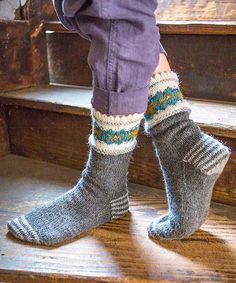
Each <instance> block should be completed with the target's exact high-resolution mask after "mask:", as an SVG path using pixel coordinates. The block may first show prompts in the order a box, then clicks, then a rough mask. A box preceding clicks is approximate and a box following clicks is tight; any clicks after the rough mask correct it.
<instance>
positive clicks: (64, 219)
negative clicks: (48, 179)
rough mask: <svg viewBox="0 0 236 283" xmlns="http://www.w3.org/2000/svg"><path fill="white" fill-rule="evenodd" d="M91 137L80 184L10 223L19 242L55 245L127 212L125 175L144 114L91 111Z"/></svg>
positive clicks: (10, 227)
mask: <svg viewBox="0 0 236 283" xmlns="http://www.w3.org/2000/svg"><path fill="white" fill-rule="evenodd" d="M92 117H93V133H92V134H91V135H90V138H89V141H90V145H91V146H90V151H89V157H88V161H87V164H86V167H85V169H84V170H83V172H82V176H81V178H80V179H79V181H78V183H77V184H76V185H75V186H74V188H72V189H71V190H69V191H68V192H66V193H65V194H63V195H62V196H59V197H58V198H57V199H56V200H54V201H52V202H49V203H47V204H45V205H43V206H41V207H39V208H36V209H34V210H33V211H31V212H29V213H28V214H26V215H22V216H20V217H18V218H16V219H14V220H12V221H9V222H8V229H9V231H10V232H11V233H12V234H13V235H14V236H15V237H16V238H18V239H20V240H23V241H26V242H32V243H35V244H41V245H55V244H60V243H62V242H64V241H65V240H70V239H72V238H74V237H76V236H78V235H80V234H81V233H82V232H84V231H88V230H89V229H91V228H94V227H97V226H99V225H101V224H103V223H105V222H108V221H110V220H112V219H116V218H120V217H122V216H124V215H125V214H126V213H127V212H128V210H129V200H128V192H127V173H128V166H129V162H130V158H131V156H132V150H133V149H134V147H135V145H136V143H137V142H136V136H137V133H138V128H139V124H140V120H141V119H142V117H143V114H133V115H128V116H107V115H104V114H101V113H100V112H98V111H96V110H95V109H93V112H92Z"/></svg>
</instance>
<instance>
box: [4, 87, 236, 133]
mask: <svg viewBox="0 0 236 283" xmlns="http://www.w3.org/2000/svg"><path fill="white" fill-rule="evenodd" d="M91 97H92V89H91V88H82V87H68V86H47V87H33V88H26V89H22V90H17V91H12V92H5V93H0V103H1V102H2V103H6V104H7V103H13V104H17V105H19V106H25V107H32V108H36V109H44V110H45V109H46V110H52V111H58V112H65V113H71V114H79V115H90V114H89V108H90V100H91ZM187 100H188V101H189V103H190V105H191V107H192V113H191V118H192V119H193V120H194V121H195V122H197V123H198V124H199V125H200V126H202V127H203V128H205V129H206V130H209V128H211V130H212V131H213V132H212V133H213V134H219V135H222V136H227V137H233V138H236V104H235V103H225V102H222V103H221V102H218V101H217V102H216V101H203V100H196V99H187Z"/></svg>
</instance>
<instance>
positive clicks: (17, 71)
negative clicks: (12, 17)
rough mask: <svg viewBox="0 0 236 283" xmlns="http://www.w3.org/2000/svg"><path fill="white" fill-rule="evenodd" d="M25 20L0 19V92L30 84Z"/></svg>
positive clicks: (27, 26) (27, 34) (29, 56)
mask: <svg viewBox="0 0 236 283" xmlns="http://www.w3.org/2000/svg"><path fill="white" fill-rule="evenodd" d="M31 66H32V65H31V43H30V36H29V23H28V22H27V21H13V22H12V21H1V20H0V92H1V91H7V90H13V89H17V88H23V87H28V86H31V85H32V75H31V72H32V68H31Z"/></svg>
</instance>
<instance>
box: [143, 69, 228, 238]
mask: <svg viewBox="0 0 236 283" xmlns="http://www.w3.org/2000/svg"><path fill="white" fill-rule="evenodd" d="M189 112H190V109H189V106H188V104H187V103H186V101H185V100H184V99H183V96H182V94H181V91H180V88H179V81H178V77H177V74H176V73H174V72H171V71H170V72H162V73H160V74H157V75H155V76H154V77H152V80H151V86H150V95H149V107H148V110H147V113H146V114H145V127H146V131H147V132H148V133H150V134H151V136H152V138H153V144H154V147H155V150H156V154H157V156H158V159H159V162H160V165H161V170H162V173H163V177H164V182H165V189H166V193H167V200H168V207H169V212H168V215H164V216H162V217H160V218H159V219H157V220H154V221H153V222H152V223H151V224H150V226H149V227H148V233H149V236H151V237H154V238H159V239H181V238H185V237H188V236H190V235H191V234H192V233H193V232H195V231H196V230H197V229H198V228H199V227H200V226H201V225H202V224H203V223H204V221H205V220H206V218H207V215H208V211H209V207H210V201H211V196H212V190H213V187H214V184H215V182H216V180H217V179H218V177H219V176H220V173H221V172H222V170H223V168H224V166H225V164H226V162H227V161H228V158H229V155H230V153H229V150H228V148H227V147H225V146H224V145H223V144H222V143H220V142H219V141H217V140H216V139H214V138H213V137H211V136H209V135H207V134H204V133H203V132H202V131H201V130H200V128H199V127H198V126H197V125H196V124H195V123H194V122H193V121H192V120H190V119H189Z"/></svg>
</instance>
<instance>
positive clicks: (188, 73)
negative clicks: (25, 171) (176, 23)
mask: <svg viewBox="0 0 236 283" xmlns="http://www.w3.org/2000/svg"><path fill="white" fill-rule="evenodd" d="M47 42H48V58H49V66H50V81H51V82H52V83H59V84H69V85H80V86H90V85H91V84H92V83H91V81H92V76H91V71H90V69H89V67H88V64H87V54H88V50H89V43H88V41H86V40H84V39H82V38H80V37H79V36H78V35H77V34H70V33H69V34H68V33H49V34H47ZM63 42H67V43H68V44H63ZM161 42H162V44H163V46H164V47H165V49H166V51H167V53H168V60H169V62H170V65H171V68H172V69H173V70H176V71H177V72H178V73H179V77H180V81H181V86H182V89H183V92H184V94H185V96H187V97H195V98H204V99H214V100H222V101H223V100H225V101H236V93H235V87H234V86H235V84H236V79H235V75H234V74H235V67H234V64H232V62H235V61H236V52H235V50H236V36H234V35H191V34H187V35H183V34H162V35H161ZM65 54H67V56H65ZM74 58H76V60H74Z"/></svg>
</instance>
